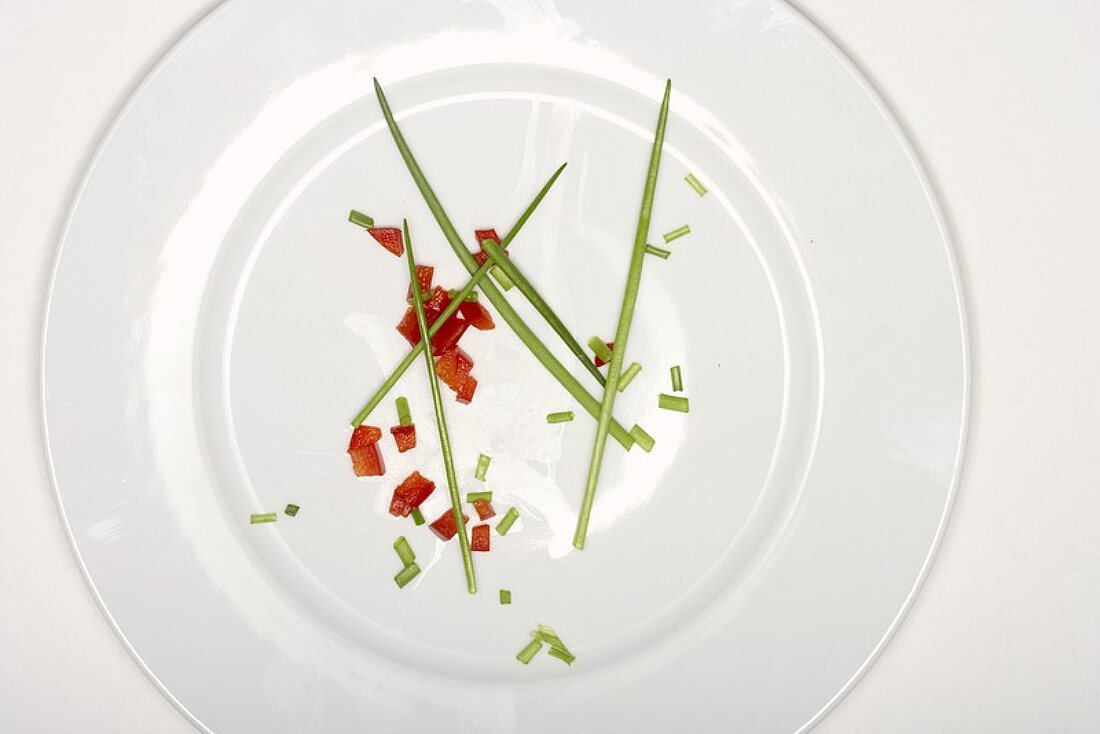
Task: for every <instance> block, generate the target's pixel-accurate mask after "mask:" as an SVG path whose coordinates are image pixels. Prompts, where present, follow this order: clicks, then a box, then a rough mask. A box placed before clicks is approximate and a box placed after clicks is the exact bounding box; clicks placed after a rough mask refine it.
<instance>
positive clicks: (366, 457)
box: [348, 442, 386, 477]
mask: <svg viewBox="0 0 1100 734" xmlns="http://www.w3.org/2000/svg"><path fill="white" fill-rule="evenodd" d="M348 454H349V455H350V456H351V468H352V470H353V471H354V472H355V476H357V477H380V476H382V475H383V474H385V473H386V462H385V461H383V460H382V452H381V451H380V450H379V449H378V443H377V442H376V443H372V444H371V445H369V446H364V447H363V448H358V449H348Z"/></svg>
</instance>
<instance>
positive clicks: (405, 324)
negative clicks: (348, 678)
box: [397, 286, 451, 347]
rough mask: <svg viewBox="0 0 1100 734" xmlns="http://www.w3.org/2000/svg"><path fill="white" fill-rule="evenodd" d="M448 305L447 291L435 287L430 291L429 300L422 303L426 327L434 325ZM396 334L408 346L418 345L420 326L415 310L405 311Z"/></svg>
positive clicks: (410, 307) (408, 309) (448, 296)
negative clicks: (403, 339)
mask: <svg viewBox="0 0 1100 734" xmlns="http://www.w3.org/2000/svg"><path fill="white" fill-rule="evenodd" d="M450 304H451V297H450V295H448V294H447V291H445V290H444V289H442V288H440V287H439V286H436V287H435V288H434V289H433V290H432V295H431V298H429V299H428V300H427V301H424V318H425V319H426V320H427V321H428V326H431V325H432V324H433V323H435V320H436V319H438V318H439V314H441V313H443V310H444V309H445V308H447V306H449V305H450ZM397 333H398V334H400V335H401V336H403V337H405V341H407V342H408V343H409V345H410V346H414V347H415V346H416V345H417V344H419V343H420V325H419V324H417V322H416V310H415V309H414V308H413V307H412V306H409V307H408V308H406V309H405V315H404V316H402V317H401V320H400V321H398V322H397ZM432 341H433V342H434V341H435V340H434V339H433V340H432Z"/></svg>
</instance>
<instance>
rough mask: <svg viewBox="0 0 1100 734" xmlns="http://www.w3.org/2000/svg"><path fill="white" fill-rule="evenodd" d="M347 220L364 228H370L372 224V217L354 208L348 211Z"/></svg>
mask: <svg viewBox="0 0 1100 734" xmlns="http://www.w3.org/2000/svg"><path fill="white" fill-rule="evenodd" d="M348 221H349V222H351V223H352V224H358V225H359V226H360V227H364V228H366V229H370V228H371V227H373V226H374V217H372V216H370V215H367V214H364V213H363V212H357V211H355V210H354V209H352V210H351V211H350V212H348Z"/></svg>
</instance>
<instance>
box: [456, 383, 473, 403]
mask: <svg viewBox="0 0 1100 734" xmlns="http://www.w3.org/2000/svg"><path fill="white" fill-rule="evenodd" d="M476 391H477V378H476V377H467V378H466V381H465V382H463V383H462V387H460V388H458V395H457V396H456V397H455V400H457V401H458V402H460V403H462V404H463V405H469V404H470V402H471V401H472V400H473V399H474V393H475V392H476Z"/></svg>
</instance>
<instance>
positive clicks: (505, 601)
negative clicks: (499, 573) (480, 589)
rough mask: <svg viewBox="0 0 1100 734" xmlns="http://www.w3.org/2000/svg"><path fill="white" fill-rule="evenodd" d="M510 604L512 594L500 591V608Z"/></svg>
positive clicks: (506, 590) (503, 590)
mask: <svg viewBox="0 0 1100 734" xmlns="http://www.w3.org/2000/svg"><path fill="white" fill-rule="evenodd" d="M511 603H512V592H511V591H510V590H508V589H501V590H500V604H501V606H507V605H509V604H511Z"/></svg>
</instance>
